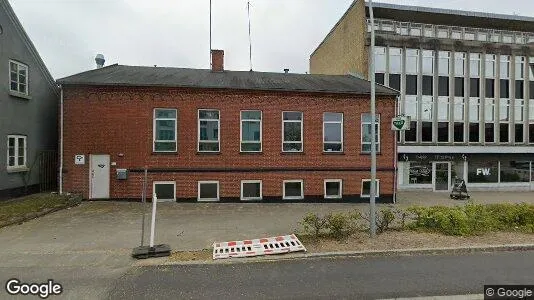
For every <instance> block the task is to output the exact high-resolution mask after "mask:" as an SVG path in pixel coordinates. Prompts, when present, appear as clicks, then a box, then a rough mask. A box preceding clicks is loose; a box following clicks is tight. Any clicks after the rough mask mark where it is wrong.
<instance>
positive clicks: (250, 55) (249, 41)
mask: <svg viewBox="0 0 534 300" xmlns="http://www.w3.org/2000/svg"><path fill="white" fill-rule="evenodd" d="M247 15H248V59H249V64H250V70H251V71H252V38H251V35H250V1H248V2H247Z"/></svg>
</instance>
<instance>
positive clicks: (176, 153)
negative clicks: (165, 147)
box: [152, 151, 178, 155]
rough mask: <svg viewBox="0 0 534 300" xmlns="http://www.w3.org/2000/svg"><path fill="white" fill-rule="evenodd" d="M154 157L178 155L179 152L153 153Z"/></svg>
mask: <svg viewBox="0 0 534 300" xmlns="http://www.w3.org/2000/svg"><path fill="white" fill-rule="evenodd" d="M152 155H178V152H157V151H152Z"/></svg>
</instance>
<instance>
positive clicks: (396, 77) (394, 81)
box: [389, 74, 401, 91]
mask: <svg viewBox="0 0 534 300" xmlns="http://www.w3.org/2000/svg"><path fill="white" fill-rule="evenodd" d="M389 87H390V88H392V89H395V90H397V91H400V89H401V76H400V74H390V75H389Z"/></svg>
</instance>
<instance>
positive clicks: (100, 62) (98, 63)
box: [95, 54, 106, 69]
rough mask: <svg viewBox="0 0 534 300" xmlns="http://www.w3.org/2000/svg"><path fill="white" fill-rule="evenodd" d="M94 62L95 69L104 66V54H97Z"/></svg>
mask: <svg viewBox="0 0 534 300" xmlns="http://www.w3.org/2000/svg"><path fill="white" fill-rule="evenodd" d="M95 62H96V68H97V69H100V68H102V67H103V66H104V63H105V62H106V60H105V59H104V55H102V54H97V55H96V57H95Z"/></svg>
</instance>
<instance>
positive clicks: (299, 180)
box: [282, 179, 304, 200]
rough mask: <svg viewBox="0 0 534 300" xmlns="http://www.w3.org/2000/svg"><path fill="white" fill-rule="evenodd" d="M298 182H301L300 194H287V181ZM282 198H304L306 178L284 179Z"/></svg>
mask: <svg viewBox="0 0 534 300" xmlns="http://www.w3.org/2000/svg"><path fill="white" fill-rule="evenodd" d="M291 182H298V183H300V196H286V183H291ZM282 198H283V199H284V200H302V199H304V180H302V179H295V180H284V181H283V182H282Z"/></svg>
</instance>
